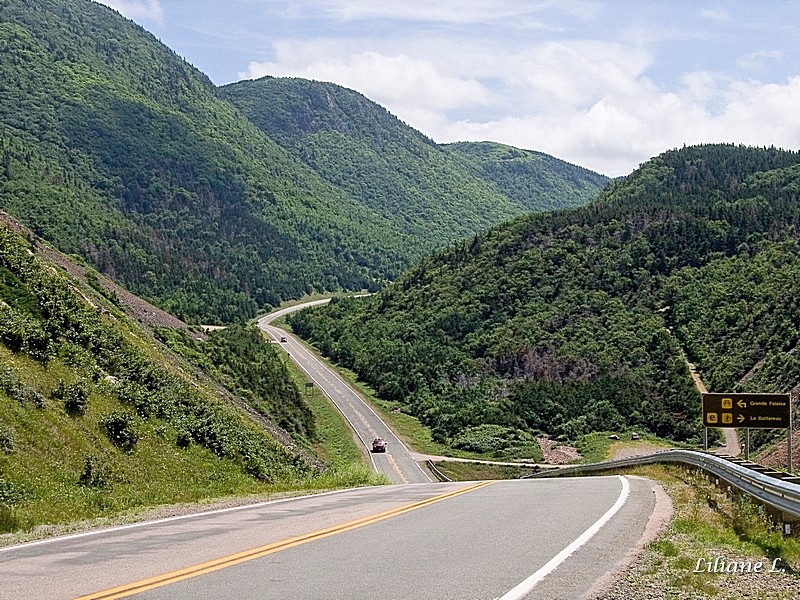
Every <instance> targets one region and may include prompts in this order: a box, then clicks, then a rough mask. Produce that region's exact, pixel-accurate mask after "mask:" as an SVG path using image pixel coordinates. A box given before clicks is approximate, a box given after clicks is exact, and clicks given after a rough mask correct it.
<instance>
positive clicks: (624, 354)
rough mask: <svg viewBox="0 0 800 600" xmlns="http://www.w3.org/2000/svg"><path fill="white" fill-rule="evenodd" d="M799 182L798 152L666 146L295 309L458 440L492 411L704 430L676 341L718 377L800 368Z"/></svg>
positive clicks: (571, 426)
mask: <svg viewBox="0 0 800 600" xmlns="http://www.w3.org/2000/svg"><path fill="white" fill-rule="evenodd" d="M799 195H800V155H798V154H797V153H795V152H785V151H780V150H776V149H772V148H770V149H760V148H745V147H734V146H724V145H717V146H700V147H692V148H684V149H681V150H675V151H671V152H667V153H665V154H663V155H661V156H659V157H656V158H654V159H652V160H651V161H649V162H648V163H646V164H645V165H643V166H642V167H641V168H640V169H638V170H637V171H635V172H634V173H633V174H632V175H630V176H629V177H628V178H626V179H625V180H622V181H618V182H615V183H614V184H612V185H611V186H610V187H609V188H608V189H607V190H606V191H605V192H604V193H603V194H601V196H600V198H599V199H598V200H597V201H596V202H594V203H592V204H591V205H589V206H587V207H585V208H580V209H575V210H567V211H561V212H557V213H551V214H544V215H530V216H526V217H523V218H520V219H517V220H516V221H514V222H512V223H510V224H508V225H503V226H499V227H497V228H494V229H492V230H491V231H489V232H488V233H486V234H484V235H479V236H476V237H474V238H473V239H471V240H467V241H464V242H459V243H456V244H454V245H452V246H451V247H450V248H448V249H447V250H445V251H443V252H441V253H439V254H437V255H436V256H434V257H432V258H430V259H428V260H426V261H424V262H423V263H421V264H420V265H419V266H417V267H415V268H413V269H411V270H410V271H409V272H408V273H406V274H405V275H404V276H403V277H401V278H400V279H399V280H398V281H397V282H396V283H395V284H394V285H392V286H390V287H389V288H387V289H386V290H385V291H383V292H382V293H380V294H378V295H376V296H373V297H370V298H366V299H360V300H342V301H339V302H336V303H332V304H331V305H330V306H329V307H326V308H321V309H315V310H309V311H304V312H303V313H301V314H299V315H297V316H296V317H294V318H293V319H292V325H293V327H294V328H295V330H296V331H298V332H299V333H300V334H301V335H303V336H305V337H307V338H308V339H310V340H312V341H313V342H314V343H315V344H316V345H317V346H319V348H320V349H321V350H322V351H323V352H324V353H326V354H328V355H329V356H331V357H332V358H333V359H334V360H336V361H338V362H340V363H342V364H343V365H345V366H347V367H349V368H352V369H353V370H354V371H355V372H356V373H358V375H359V376H360V377H361V378H363V379H364V380H365V381H366V382H368V383H369V384H370V385H372V386H374V387H375V388H376V389H377V390H378V392H379V394H380V395H381V396H382V397H384V398H386V399H389V400H394V401H396V402H397V403H398V406H399V407H401V409H402V410H404V411H406V412H408V413H410V414H413V415H415V416H417V417H419V418H420V419H421V420H422V421H423V422H424V423H426V424H428V425H429V426H430V427H431V428H432V429H433V432H434V435H435V436H436V437H437V438H438V439H439V440H441V441H446V442H449V443H451V444H453V445H456V446H458V445H459V444H462V445H463V444H464V443H465V441H467V440H469V439H471V437H470V432H471V431H473V432H474V428H476V427H479V426H481V425H484V424H487V423H489V424H497V425H500V426H502V427H504V428H508V429H512V430H513V429H517V430H522V431H527V432H529V433H535V432H536V431H541V432H545V433H548V434H552V435H562V436H565V437H567V438H570V439H576V438H578V437H579V436H580V435H582V434H585V433H587V432H590V431H595V430H618V429H624V428H637V429H646V430H649V431H651V432H653V433H656V434H658V435H661V436H666V437H672V438H675V439H677V440H695V441H697V439H698V438H697V436H698V433H699V425H700V423H699V418H698V415H699V404H700V403H699V395H698V393H697V392H696V391H695V389H694V387H693V385H692V381H691V379H690V376H689V373H688V370H687V367H686V364H685V358H684V354H683V351H685V352H686V354H687V355H688V357H689V358H690V359H691V360H693V361H694V362H695V363H696V364H697V366H698V367H699V370H700V373H701V375H703V376H704V377H705V378H706V383H707V385H708V386H709V387H710V388H711V389H713V390H719V391H733V390H743V391H753V390H758V391H762V392H768V391H788V390H790V389H792V388H794V387H795V386H796V385H797V384H798V383H800V363H798V360H797V357H796V344H797V342H798V339H799V337H800V326H798V323H800V315H799V314H798V308H797V301H796V298H797V297H798V294H800V270H798V265H800V262H798V258H797V256H798V243H799V242H798V231H800V203H799V202H798V200H799V198H798V196H799ZM495 431H497V430H495ZM497 435H500V436H501V437H502V434H497ZM472 437H473V438H474V437H475V436H472Z"/></svg>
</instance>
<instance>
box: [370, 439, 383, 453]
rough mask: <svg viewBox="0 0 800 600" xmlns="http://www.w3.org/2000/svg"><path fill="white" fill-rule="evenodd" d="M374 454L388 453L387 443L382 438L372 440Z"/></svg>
mask: <svg viewBox="0 0 800 600" xmlns="http://www.w3.org/2000/svg"><path fill="white" fill-rule="evenodd" d="M372 451H373V452H386V441H385V440H383V439H382V438H375V439H374V440H372Z"/></svg>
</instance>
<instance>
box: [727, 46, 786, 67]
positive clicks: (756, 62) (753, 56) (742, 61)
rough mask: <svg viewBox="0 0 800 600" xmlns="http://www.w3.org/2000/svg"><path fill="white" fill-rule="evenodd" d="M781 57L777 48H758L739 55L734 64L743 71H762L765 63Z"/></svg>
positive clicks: (781, 54)
mask: <svg viewBox="0 0 800 600" xmlns="http://www.w3.org/2000/svg"><path fill="white" fill-rule="evenodd" d="M781 58H783V53H782V52H780V51H778V50H758V51H756V52H748V53H747V54H745V55H744V56H742V57H740V58H739V60H738V61H736V64H737V65H738V66H739V67H740V68H742V69H744V70H745V71H763V70H764V68H765V64H766V63H768V62H772V61H775V60H780V59H781Z"/></svg>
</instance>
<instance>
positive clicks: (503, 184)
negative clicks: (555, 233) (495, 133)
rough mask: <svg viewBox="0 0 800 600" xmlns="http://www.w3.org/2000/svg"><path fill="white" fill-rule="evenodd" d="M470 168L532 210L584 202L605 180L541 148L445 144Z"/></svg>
mask: <svg viewBox="0 0 800 600" xmlns="http://www.w3.org/2000/svg"><path fill="white" fill-rule="evenodd" d="M444 148H445V150H448V151H449V152H452V153H453V154H455V155H457V156H458V157H459V158H460V159H461V160H463V161H466V165H467V167H468V169H469V170H470V172H472V173H474V174H475V175H477V176H479V177H480V178H481V179H485V180H487V181H491V182H492V183H493V184H494V185H496V186H497V189H498V190H500V191H501V192H502V193H503V194H505V195H506V196H507V197H509V198H512V199H513V200H514V201H516V202H518V203H519V204H521V205H522V206H524V207H526V208H527V209H529V210H531V211H533V212H541V211H545V210H559V209H562V208H575V207H577V206H584V205H585V204H588V203H589V202H590V201H592V200H594V199H595V198H596V197H597V194H598V192H599V191H600V190H601V189H602V188H604V187H605V186H606V185H608V183H609V180H608V178H607V177H605V176H603V175H598V174H597V173H595V172H594V171H590V170H589V169H584V168H581V167H577V166H575V165H571V164H569V163H567V162H564V161H563V160H559V159H557V158H554V157H552V156H549V155H547V154H543V153H541V152H534V151H531V150H522V149H520V148H514V147H513V146H506V145H504V144H497V143H495V142H458V143H455V144H445V146H444Z"/></svg>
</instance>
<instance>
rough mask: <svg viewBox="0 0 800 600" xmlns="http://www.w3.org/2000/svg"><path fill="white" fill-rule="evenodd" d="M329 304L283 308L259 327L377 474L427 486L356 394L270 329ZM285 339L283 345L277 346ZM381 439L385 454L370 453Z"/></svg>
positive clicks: (415, 464)
mask: <svg viewBox="0 0 800 600" xmlns="http://www.w3.org/2000/svg"><path fill="white" fill-rule="evenodd" d="M327 302H329V300H327V299H325V300H314V301H312V302H306V303H304V304H298V305H296V306H290V307H287V308H282V309H280V310H277V311H275V312H272V313H270V314H268V315H266V316H264V317H262V318H260V319H259V320H258V327H259V328H261V329H262V330H263V331H265V332H266V333H267V334H268V335H269V336H271V337H272V339H273V340H275V341H276V342H279V345H280V347H281V348H283V349H284V350H285V351H286V352H287V353H288V354H289V356H290V358H291V359H292V360H293V361H294V362H295V363H297V364H298V365H299V366H300V368H302V369H303V370H304V371H305V372H306V374H307V375H308V376H309V377H310V378H311V379H312V380H313V381H314V384H315V385H316V386H317V387H318V388H319V389H320V390H322V391H323V393H325V394H326V395H327V396H328V398H330V399H331V401H332V402H333V403H334V404H335V405H336V407H337V408H338V409H339V411H340V412H341V413H342V415H344V417H345V419H347V421H348V422H349V423H350V426H351V427H352V429H353V431H354V433H355V435H356V437H357V438H358V440H359V442H360V443H361V444H362V446H363V447H364V450H365V452H367V453H368V455H369V456H370V460H371V462H372V466H373V468H374V469H375V471H376V472H378V473H383V474H384V475H386V476H387V477H388V478H389V480H390V481H391V482H392V483H429V482H430V481H431V477H430V476H429V475H428V474H427V472H426V471H425V470H423V469H422V467H421V466H420V464H419V463H418V462H417V461H416V460H414V457H413V456H412V454H411V452H409V450H408V448H407V447H406V445H405V444H403V442H401V441H400V438H398V437H397V436H396V435H395V434H394V432H393V431H392V430H391V429H390V428H389V426H388V425H387V424H386V423H384V421H383V420H382V419H381V418H380V416H378V414H377V413H376V412H375V411H374V410H372V408H371V407H370V406H369V405H368V404H367V403H366V401H365V400H364V399H363V398H362V397H361V396H360V395H359V394H358V393H357V392H355V391H354V390H353V389H352V388H351V387H350V386H349V385H348V384H347V383H346V382H345V381H344V380H343V379H342V378H341V377H340V376H339V375H338V374H337V373H336V372H335V371H333V370H332V369H330V368H328V367H327V366H326V365H325V364H324V363H323V362H322V361H320V360H319V359H318V358H317V357H316V356H315V355H314V354H313V353H312V352H310V351H309V350H308V349H307V348H306V347H305V346H304V345H303V344H302V343H301V342H300V341H299V340H298V339H297V338H296V337H295V336H293V335H291V334H288V333H286V332H285V331H284V330H282V329H279V328H277V327H275V326H274V325H271V323H272V321H274V320H275V319H278V318H280V317H282V316H285V315H287V314H289V313H291V312H295V311H298V310H302V309H304V308H308V307H311V306H319V305H321V304H325V303H327ZM282 338H285V340H286V341H285V342H280V340H281V339H282ZM378 437H379V438H383V439H384V440H386V442H387V449H386V452H385V453H372V452H371V449H372V440H374V439H375V438H378Z"/></svg>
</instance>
